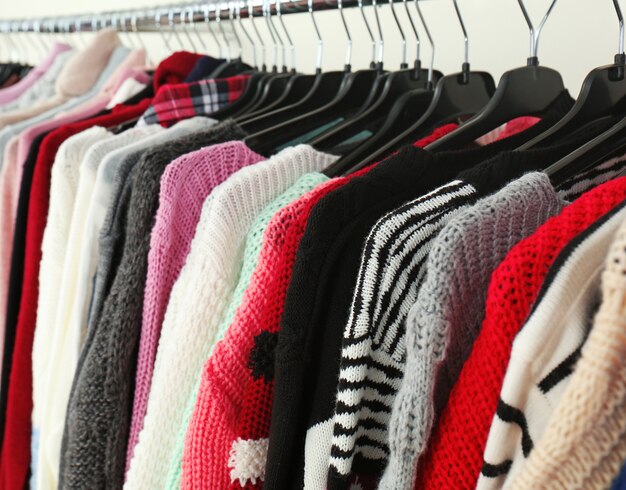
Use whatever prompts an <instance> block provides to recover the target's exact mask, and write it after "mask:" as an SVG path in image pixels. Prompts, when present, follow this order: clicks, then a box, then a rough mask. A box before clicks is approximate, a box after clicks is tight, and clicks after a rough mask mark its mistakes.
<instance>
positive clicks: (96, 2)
mask: <svg viewBox="0 0 626 490" xmlns="http://www.w3.org/2000/svg"><path fill="white" fill-rule="evenodd" d="M329 1H333V0H329ZM409 2H410V4H409V9H410V12H411V14H412V16H413V18H414V20H415V22H416V24H417V25H418V30H419V32H420V34H421V40H422V60H423V63H424V64H425V65H427V63H428V60H429V59H430V47H429V46H428V42H427V39H426V36H425V33H424V29H423V28H422V27H421V25H420V24H419V20H418V17H417V15H416V10H415V7H414V5H412V0H409ZM458 2H459V6H460V8H461V11H462V13H463V17H464V20H465V24H466V27H467V29H468V31H469V38H470V62H471V64H472V67H473V68H474V69H480V70H487V71H489V72H490V73H491V74H492V75H493V76H494V77H495V78H496V80H497V79H498V78H499V76H500V75H501V74H502V72H504V71H505V70H507V69H510V68H513V67H516V66H519V65H522V64H524V63H525V59H526V57H527V55H528V51H529V36H528V30H527V27H526V23H525V21H524V18H523V16H522V13H521V11H520V9H519V6H518V3H517V0H458ZM167 3H171V0H150V1H147V0H106V1H105V0H54V1H53V0H0V19H1V18H6V19H19V18H30V17H33V16H36V17H38V18H44V17H45V16H53V15H72V14H77V13H82V14H85V13H92V12H102V11H107V12H110V11H112V10H115V9H129V8H142V7H154V6H157V5H161V4H163V5H165V4H167ZM549 3H550V0H526V6H527V9H528V11H529V13H530V15H531V17H532V18H533V20H534V22H535V23H539V21H540V19H541V17H542V16H543V14H544V12H545V10H546V9H547V8H548V5H549ZM622 3H624V4H625V5H624V8H626V2H623V1H622ZM420 5H421V7H422V12H423V14H424V17H425V19H426V22H427V24H428V26H429V28H430V31H431V33H432V35H433V38H434V41H435V46H436V56H435V67H436V68H437V69H439V70H441V71H443V72H444V73H450V72H455V71H458V70H459V69H460V65H461V62H462V57H463V41H462V35H461V29H460V26H459V24H458V22H457V18H456V15H455V13H454V7H453V3H452V0H428V1H423V2H421V3H420ZM396 9H397V12H398V14H399V17H400V22H401V23H402V25H403V28H404V32H405V34H406V36H407V40H408V47H409V49H408V54H409V63H410V60H412V59H413V57H414V55H415V43H414V37H413V34H412V31H411V29H410V26H409V23H408V21H407V16H406V12H405V10H404V7H403V5H402V4H396ZM365 10H366V13H367V15H368V18H369V20H370V25H371V27H372V29H374V28H375V25H376V24H375V20H374V15H373V10H372V7H366V9H365ZM379 12H380V18H381V21H382V28H383V35H384V39H385V56H384V63H385V67H386V68H388V69H394V68H396V67H398V66H399V64H400V61H401V37H400V35H399V33H398V30H397V28H396V25H395V23H394V22H393V17H392V16H391V11H390V7H389V5H383V6H380V7H379ZM345 15H346V20H347V22H348V26H349V27H350V30H351V34H352V38H353V40H354V49H353V57H352V65H353V67H354V69H358V68H361V67H366V66H367V65H368V63H369V61H370V58H371V47H370V43H369V37H368V36H367V31H366V30H365V26H364V23H363V21H362V18H361V16H360V13H359V12H358V9H345ZM316 19H317V22H318V25H319V27H320V30H321V33H322V38H323V39H324V43H325V49H324V55H323V68H324V69H325V70H330V69H340V68H341V67H342V66H343V63H344V57H345V46H346V36H345V32H344V30H343V27H342V24H341V20H340V17H339V13H338V12H336V11H326V12H319V13H318V14H316ZM284 21H285V24H286V26H287V29H288V31H289V33H290V34H291V36H292V38H293V40H294V42H295V44H296V47H297V50H296V59H297V68H298V69H299V70H301V71H305V72H310V71H312V70H313V68H314V63H315V53H316V47H317V44H316V39H315V36H314V30H313V25H312V23H311V20H310V17H309V16H308V14H294V15H289V16H285V17H284ZM243 22H244V25H246V26H247V28H248V32H250V33H251V34H252V30H251V28H250V24H249V22H250V21H248V20H244V21H243ZM256 22H257V27H258V28H259V30H260V32H261V35H262V36H263V37H264V38H265V40H266V43H267V52H266V60H267V63H268V64H270V63H271V61H272V50H271V47H270V45H271V41H270V38H269V34H268V31H267V28H266V25H265V24H264V22H263V21H262V20H261V19H258V20H256ZM199 30H200V32H201V34H202V39H203V40H204V43H205V44H206V46H207V50H208V51H209V53H208V54H213V55H217V54H218V49H217V46H216V45H215V42H214V41H213V39H212V37H211V36H210V35H209V34H208V32H207V31H206V30H205V29H204V26H199ZM375 32H376V31H375ZM618 32H619V31H618V22H617V17H616V14H615V10H614V7H613V2H612V0H559V1H558V2H557V4H556V7H555V8H554V10H553V12H552V15H551V17H550V18H549V20H548V22H547V24H546V26H545V29H544V31H543V33H542V37H541V41H540V44H539V59H540V61H541V64H543V65H546V66H550V67H552V68H556V69H558V70H559V71H560V72H561V73H562V75H563V78H564V80H565V84H566V86H567V87H568V88H569V89H570V90H571V91H572V94H573V95H576V94H577V93H578V91H579V89H580V85H581V83H582V80H583V79H584V77H585V75H586V73H587V72H588V71H589V70H590V69H592V68H594V67H596V66H598V65H604V64H608V63H611V62H612V59H613V55H614V54H615V53H616V51H617V48H618ZM239 35H240V37H241V38H242V40H243V43H244V44H243V50H244V59H247V60H249V61H251V50H250V44H249V42H247V40H246V38H245V37H244V36H243V34H242V33H241V32H240V31H239ZM21 36H22V37H21V38H19V40H20V43H21V45H24V46H27V45H29V44H28V43H29V42H30V45H31V46H32V45H33V42H32V41H34V39H33V37H34V35H31V37H30V38H28V39H26V36H27V35H24V34H23V35H21ZM72 36H73V37H72V39H74V40H75V42H76V43H78V44H79V45H80V43H81V41H78V40H76V39H77V37H78V36H79V35H77V34H73V35H72ZM81 36H82V38H83V41H82V42H84V41H85V40H87V38H88V35H87V34H82V35H81ZM181 38H182V40H183V41H184V42H186V43H187V46H186V47H187V49H189V47H190V46H189V45H188V41H187V40H186V38H185V36H184V35H182V33H181ZM122 39H123V40H124V41H125V42H126V43H127V44H128V42H129V41H131V40H132V41H133V42H134V43H135V45H137V40H136V39H130V40H128V39H126V38H124V37H123V38H122ZM142 39H143V40H144V43H145V45H146V46H147V47H148V51H149V55H150V56H151V58H152V60H157V61H158V60H159V59H161V58H162V57H163V56H165V55H166V54H167V53H166V50H165V48H164V44H163V42H162V41H161V39H160V37H159V35H158V34H144V35H143V37H142ZM170 44H172V45H173V46H177V43H176V40H175V38H172V39H171V40H170ZM196 44H198V42H197V41H196ZM177 47H178V46H177ZM234 47H235V46H233V48H234ZM7 49H8V46H7V42H6V40H4V39H3V36H1V35H0V59H1V58H2V57H3V56H4V57H6V56H7ZM37 55H38V54H37V52H35V51H34V48H31V51H30V54H29V57H30V58H31V62H34V61H36V59H35V58H36V57H37ZM39 56H40V54H39Z"/></svg>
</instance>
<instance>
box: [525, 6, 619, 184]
mask: <svg viewBox="0 0 626 490" xmlns="http://www.w3.org/2000/svg"><path fill="white" fill-rule="evenodd" d="M613 5H614V6H615V12H616V13H617V18H618V20H619V27H620V29H619V52H618V54H617V55H615V63H614V64H613V65H610V66H608V67H602V68H597V69H595V70H593V71H592V72H591V73H590V74H589V75H588V76H587V78H586V79H585V83H584V84H583V88H582V90H581V95H580V97H579V101H580V102H579V101H577V102H576V104H575V105H574V107H573V108H572V110H571V111H570V112H569V113H568V114H567V115H566V116H565V119H566V121H565V122H564V123H561V122H559V123H558V124H557V126H559V127H558V128H557V129H558V131H555V132H553V134H551V135H548V136H547V137H546V138H544V139H543V140H542V141H546V140H547V139H549V138H550V137H552V136H556V134H557V132H558V133H563V131H564V130H565V128H566V127H571V126H573V125H574V124H576V123H577V122H578V121H583V119H584V118H585V117H587V118H588V119H587V120H595V119H598V118H600V117H601V116H604V117H610V113H611V108H612V107H611V106H614V105H616V104H617V103H618V102H620V101H623V100H624V90H625V88H624V86H625V84H626V80H625V73H624V72H625V70H626V66H625V64H626V56H625V55H624V18H623V16H622V11H621V9H620V6H619V3H618V2H617V0H613ZM590 100H591V101H590ZM594 100H595V101H596V102H595V103H596V104H597V106H598V107H597V109H598V110H595V109H596V107H594V105H593V101H594ZM609 104H610V105H609ZM576 108H577V109H578V110H577V111H576V112H575V111H574V109H576ZM607 113H608V114H609V115H607ZM544 134H545V133H544ZM531 142H532V141H531ZM625 153H626V117H624V118H623V119H621V120H620V121H619V122H618V123H617V124H615V125H614V126H613V127H611V128H610V129H608V130H607V131H605V132H604V133H602V134H600V135H598V136H596V137H595V138H593V139H592V140H591V141H589V142H588V143H586V144H584V145H583V146H581V147H580V148H577V149H576V150H575V151H573V152H572V153H570V154H569V155H567V156H565V157H563V158H561V159H560V160H559V161H558V162H556V163H554V164H553V165H551V166H550V167H548V168H547V169H546V174H548V176H549V177H550V179H551V180H552V182H554V183H559V182H562V181H563V180H564V179H566V178H567V177H571V176H574V175H575V174H577V173H578V172H581V171H584V170H586V169H587V168H592V167H593V166H595V165H597V164H599V163H602V162H605V161H607V160H609V159H610V158H612V157H615V156H621V155H623V154H625Z"/></svg>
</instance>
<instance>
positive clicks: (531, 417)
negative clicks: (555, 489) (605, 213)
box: [477, 208, 626, 490]
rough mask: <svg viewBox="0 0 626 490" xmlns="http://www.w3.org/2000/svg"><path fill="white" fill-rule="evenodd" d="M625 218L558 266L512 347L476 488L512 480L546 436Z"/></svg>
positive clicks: (582, 241) (581, 242) (586, 239)
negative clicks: (614, 240) (533, 449)
mask: <svg viewBox="0 0 626 490" xmlns="http://www.w3.org/2000/svg"><path fill="white" fill-rule="evenodd" d="M625 217H626V209H624V208H622V209H621V210H620V211H619V212H617V213H614V214H612V215H611V216H610V217H609V218H608V219H607V220H606V221H603V222H602V223H598V225H599V226H598V227H597V228H596V227H595V226H594V227H593V228H592V229H591V230H588V232H585V233H584V234H583V235H582V236H580V237H577V238H576V239H575V240H574V241H573V242H572V243H570V244H569V245H568V246H567V247H566V248H565V249H564V250H563V251H562V252H561V254H559V257H558V258H557V260H556V262H555V263H554V265H553V266H552V268H551V269H552V270H551V271H550V273H549V274H548V277H549V278H550V283H549V284H544V286H543V288H542V292H541V293H540V297H539V298H538V299H539V301H538V302H537V303H536V306H535V307H534V310H533V312H532V313H531V315H530V317H529V318H528V320H527V321H526V323H525V324H524V326H523V327H522V329H521V330H520V332H519V333H518V334H517V336H516V337H515V341H514V342H513V349H512V351H511V357H510V359H509V364H508V367H507V370H506V375H505V378H504V383H503V385H502V389H501V391H500V400H499V402H498V409H497V411H496V414H495V416H494V419H493V422H492V423H491V428H490V430H489V437H488V439H487V445H486V447H485V453H484V465H483V469H482V471H481V474H480V477H479V479H478V485H477V488H478V489H480V490H487V489H494V490H495V489H498V488H502V487H503V486H504V485H506V484H507V483H509V482H511V481H513V479H514V478H515V477H516V475H517V474H518V473H519V472H520V471H521V469H522V468H523V465H524V462H525V459H526V458H527V457H528V456H529V454H530V453H531V451H532V448H533V446H534V444H535V443H536V442H537V441H538V440H539V439H540V438H541V436H542V434H543V433H544V431H545V429H546V426H547V424H548V421H549V420H550V415H551V414H552V412H553V411H554V408H555V407H557V406H558V404H559V401H560V400H561V398H562V396H563V393H564V392H565V389H566V388H567V385H568V383H569V381H570V379H571V376H570V375H571V373H572V371H573V370H574V368H575V365H576V362H577V361H578V358H579V357H580V350H581V348H582V345H583V343H584V341H585V339H586V337H587V333H588V331H589V329H590V326H591V321H592V317H593V314H594V310H595V307H596V306H597V304H598V300H599V297H598V296H599V289H600V276H601V273H602V270H603V268H604V264H605V259H606V256H607V253H608V250H609V247H610V245H611V242H612V240H613V237H614V235H615V233H616V231H617V229H618V228H619V226H620V225H621V223H622V222H623V221H624V218H625ZM507 470H508V471H507Z"/></svg>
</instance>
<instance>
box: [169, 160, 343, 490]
mask: <svg viewBox="0 0 626 490" xmlns="http://www.w3.org/2000/svg"><path fill="white" fill-rule="evenodd" d="M328 161H329V162H330V161H331V159H329V160H328ZM327 180H328V177H326V176H324V175H323V174H320V173H310V174H305V175H303V176H302V177H300V178H299V179H298V181H297V182H296V183H295V184H294V185H292V186H291V187H290V188H289V189H287V190H286V191H285V192H283V193H282V194H281V195H280V196H278V197H277V198H276V199H274V200H273V201H272V202H271V203H270V204H269V205H268V206H266V208H265V209H264V210H263V211H262V212H261V214H259V216H258V217H257V219H256V221H255V223H254V224H253V225H252V227H251V228H250V231H249V232H248V235H247V236H246V245H245V249H244V258H243V265H242V268H241V274H240V276H239V282H238V284H237V287H236V288H235V291H234V293H233V298H232V300H231V301H230V304H229V305H228V308H227V310H226V314H225V315H224V321H223V322H222V324H221V325H220V326H219V328H218V337H219V338H222V340H220V341H219V342H218V343H217V344H216V346H215V349H214V352H213V353H212V354H211V356H210V357H209V359H208V361H207V362H206V363H205V365H204V367H203V373H204V372H206V371H207V370H208V369H209V368H208V366H209V365H210V364H211V363H214V362H227V363H230V362H231V359H232V354H231V355H229V357H227V358H226V359H224V354H219V351H220V349H221V350H223V349H225V348H227V349H237V348H238V346H239V344H238V342H240V341H241V337H239V336H238V335H237V332H235V336H234V337H233V335H232V334H231V331H232V330H231V329H229V327H230V325H231V324H233V319H234V318H235V312H236V311H238V308H239V307H240V305H241V304H242V300H243V297H244V293H245V291H246V290H247V288H248V287H249V285H250V280H251V276H252V274H253V272H254V270H255V267H257V264H258V260H259V254H260V251H261V246H262V243H263V234H264V232H265V230H266V229H267V227H268V224H269V222H270V220H271V219H272V218H273V216H274V215H275V214H276V213H278V212H279V211H280V210H281V209H282V208H283V207H285V206H287V205H289V204H290V203H291V202H293V201H295V200H296V199H298V198H300V197H301V196H302V195H303V194H305V193H306V192H308V191H310V190H311V189H313V188H314V187H316V186H317V185H319V184H322V183H323V182H325V181H327ZM224 335H226V337H224ZM223 337H224V338H223ZM225 344H226V346H225ZM228 380H229V382H230V381H231V380H233V378H228ZM206 385H207V384H206V382H205V377H204V376H203V377H202V380H201V384H200V387H199V390H196V392H195V394H194V396H193V401H194V403H193V405H194V407H195V408H194V407H191V410H189V409H188V410H187V413H186V415H188V417H187V418H186V419H185V423H184V424H183V426H184V428H185V431H184V432H182V433H181V434H179V436H178V440H177V443H176V448H177V450H176V453H175V457H174V459H173V464H172V465H171V467H170V477H169V478H168V488H172V489H174V488H180V486H181V484H180V479H181V470H183V466H182V463H183V462H190V463H191V464H189V466H187V465H185V468H184V469H185V470H186V471H187V473H188V474H189V475H190V479H191V481H192V482H193V485H194V486H202V485H208V487H209V488H226V487H227V486H228V483H229V482H230V479H229V478H228V471H227V462H228V454H229V451H230V442H231V441H224V438H223V436H222V437H220V436H219V434H220V433H223V431H224V429H223V427H224V425H223V423H222V419H223V416H222V415H221V413H223V412H218V414H219V416H218V417H215V416H212V417H211V423H210V424H207V423H205V421H204V419H203V416H202V415H203V413H205V412H206V409H205V408H204V405H205V404H207V402H208V403H215V402H218V401H219V393H218V394H217V395H214V394H213V393H212V392H211V391H210V387H207V386H206ZM207 388H209V389H207ZM213 396H218V398H217V399H214V398H213ZM192 413H193V416H192ZM185 438H187V440H188V441H189V443H188V444H185ZM196 441H197V442H196ZM207 441H208V442H209V443H207ZM183 449H184V450H185V451H186V456H185V457H184V459H183ZM198 469H199V470H200V471H199V474H196V472H197V471H198ZM215 469H219V470H221V471H220V472H216V471H215ZM194 470H195V471H194ZM213 474H217V475H218V477H219V476H220V474H221V476H223V477H224V478H223V479H222V481H221V483H218V481H219V478H215V477H213V476H212V475H213ZM186 481H187V479H186ZM210 482H212V483H210Z"/></svg>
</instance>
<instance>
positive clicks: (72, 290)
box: [39, 126, 161, 488]
mask: <svg viewBox="0 0 626 490" xmlns="http://www.w3.org/2000/svg"><path fill="white" fill-rule="evenodd" d="M141 129H142V128H133V129H130V130H128V131H125V132H124V133H121V134H118V135H115V136H113V137H110V138H108V139H106V140H105V141H102V142H100V143H97V144H95V145H93V146H92V148H91V149H90V150H89V151H88V152H87V155H86V156H85V159H84V160H83V162H82V163H81V165H80V178H79V183H78V193H77V198H76V203H75V205H74V212H73V214H72V225H71V228H70V237H71V238H70V244H69V246H68V253H67V258H66V261H65V264H64V265H65V267H64V272H63V278H62V281H61V284H62V286H61V289H62V294H61V296H60V298H59V309H58V314H57V317H56V321H55V322H54V325H53V329H52V331H51V335H50V336H49V337H47V338H46V339H45V342H47V344H48V345H47V346H48V348H49V349H50V364H49V366H48V369H47V371H46V373H45V375H44V376H43V380H42V382H43V383H44V386H45V389H44V397H43V399H42V400H41V406H42V407H45V412H44V416H43V418H42V420H41V422H42V423H41V427H40V429H41V431H40V445H41V447H42V448H43V451H42V452H40V453H39V455H40V456H41V457H42V458H44V459H43V460H42V461H41V464H44V465H46V466H47V468H49V473H48V477H49V478H50V480H49V481H50V482H51V485H50V486H54V487H56V486H57V483H58V480H59V476H58V472H59V462H60V454H59V453H60V450H61V436H62V435H63V425H64V423H65V413H66V409H67V401H68V398H69V394H70V389H71V385H72V381H73V379H74V373H75V370H76V364H77V362H78V357H79V354H80V348H79V347H80V345H81V340H80V339H81V338H83V337H84V331H85V330H86V327H85V325H86V321H87V311H88V308H89V304H90V299H91V292H92V288H93V276H94V274H95V269H96V260H97V257H98V249H97V243H98V240H97V238H98V233H99V231H100V227H101V226H102V215H103V214H104V213H103V209H106V202H107V198H108V196H107V194H108V192H107V191H108V188H107V187H108V186H107V183H106V169H107V167H109V166H110V165H111V164H112V163H115V155H116V154H117V153H118V152H119V151H123V149H125V148H127V147H128V146H129V145H132V144H134V143H135V142H137V141H141V140H142V139H145V138H146V137H148V136H150V135H151V134H154V133H156V132H158V131H160V130H161V128H159V127H156V126H153V127H146V128H143V129H144V131H141ZM57 286H58V285H57ZM48 458H49V459H48ZM48 486H49V485H46V488H47V487H48Z"/></svg>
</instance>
